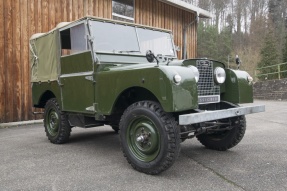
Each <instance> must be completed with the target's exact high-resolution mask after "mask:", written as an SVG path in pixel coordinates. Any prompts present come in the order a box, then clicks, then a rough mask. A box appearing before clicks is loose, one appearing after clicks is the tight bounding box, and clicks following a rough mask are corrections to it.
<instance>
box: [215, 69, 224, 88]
mask: <svg viewBox="0 0 287 191" xmlns="http://www.w3.org/2000/svg"><path fill="white" fill-rule="evenodd" d="M219 70H220V71H219ZM219 72H221V74H223V76H218V74H220V73H219ZM222 77H223V79H221V80H220V79H219V78H222ZM214 81H215V83H216V84H218V85H221V84H223V83H224V82H225V81H226V72H225V70H224V68H221V67H216V68H215V69H214Z"/></svg>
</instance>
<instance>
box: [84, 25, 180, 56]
mask: <svg viewBox="0 0 287 191" xmlns="http://www.w3.org/2000/svg"><path fill="white" fill-rule="evenodd" d="M94 22H101V23H104V24H110V25H124V26H127V27H132V28H133V31H134V33H135V36H136V44H137V47H136V48H134V49H132V50H125V49H123V50H111V51H105V50H97V48H96V46H97V41H96V39H97V38H99V36H98V37H97V36H95V33H96V32H95V31H94V30H97V28H95V25H93V23H94ZM89 28H90V33H91V36H92V41H93V43H92V44H93V52H94V53H95V54H96V53H99V54H101V53H104V54H117V55H133V56H145V54H146V52H144V51H143V50H142V48H141V45H140V43H141V42H140V39H139V32H138V29H146V30H148V31H157V32H159V33H163V35H162V36H163V37H167V40H169V41H170V42H167V44H169V45H170V50H171V51H173V55H172V53H171V54H166V55H165V54H164V53H157V54H162V56H168V57H170V58H177V53H176V49H175V45H174V38H173V35H172V32H171V31H169V30H164V29H157V28H153V27H145V26H141V25H135V24H132V25H131V24H129V25H128V24H126V23H121V22H106V21H102V20H91V21H90V22H89ZM133 40H135V39H133ZM138 51H139V52H138ZM152 51H153V50H152Z"/></svg>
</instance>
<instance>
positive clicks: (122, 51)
mask: <svg viewBox="0 0 287 191" xmlns="http://www.w3.org/2000/svg"><path fill="white" fill-rule="evenodd" d="M118 52H119V53H124V52H127V53H130V52H141V51H139V50H119V51H118Z"/></svg>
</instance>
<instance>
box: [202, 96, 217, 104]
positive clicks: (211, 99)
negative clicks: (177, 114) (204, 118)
mask: <svg viewBox="0 0 287 191" xmlns="http://www.w3.org/2000/svg"><path fill="white" fill-rule="evenodd" d="M218 102H220V95H209V96H199V97H198V104H207V103H218Z"/></svg>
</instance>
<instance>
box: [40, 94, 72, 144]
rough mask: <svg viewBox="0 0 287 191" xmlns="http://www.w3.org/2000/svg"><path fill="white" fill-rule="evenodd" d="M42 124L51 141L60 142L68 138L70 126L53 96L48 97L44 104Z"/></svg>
mask: <svg viewBox="0 0 287 191" xmlns="http://www.w3.org/2000/svg"><path fill="white" fill-rule="evenodd" d="M44 126H45V132H46V135H47V137H48V139H49V140H50V142H51V143H54V144H62V143H65V142H67V141H68V140H69V137H70V134H71V126H70V124H69V122H68V120H67V117H66V114H65V113H64V112H62V111H61V108H60V106H59V104H58V102H57V100H56V99H55V98H52V99H50V100H49V101H48V102H47V103H46V105H45V112H44Z"/></svg>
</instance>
